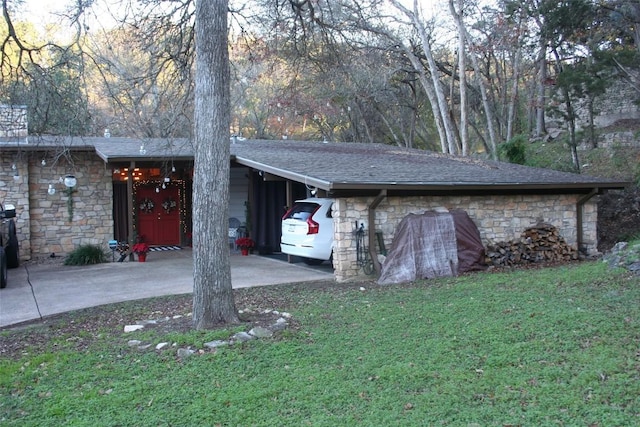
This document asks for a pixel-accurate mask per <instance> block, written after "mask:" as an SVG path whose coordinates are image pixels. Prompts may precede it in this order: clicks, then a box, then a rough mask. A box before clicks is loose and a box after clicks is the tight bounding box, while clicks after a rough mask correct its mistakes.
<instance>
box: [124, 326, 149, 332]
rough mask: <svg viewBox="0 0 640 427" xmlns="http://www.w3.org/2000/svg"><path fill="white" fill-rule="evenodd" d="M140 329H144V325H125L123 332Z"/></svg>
mask: <svg viewBox="0 0 640 427" xmlns="http://www.w3.org/2000/svg"><path fill="white" fill-rule="evenodd" d="M140 329H144V325H125V327H124V331H125V332H134V331H139V330H140Z"/></svg>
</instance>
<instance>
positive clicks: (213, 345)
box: [203, 340, 229, 348]
mask: <svg viewBox="0 0 640 427" xmlns="http://www.w3.org/2000/svg"><path fill="white" fill-rule="evenodd" d="M203 345H204V346H205V347H207V348H218V347H224V346H225V345H229V341H222V340H215V341H209V342H206V343H204V344H203Z"/></svg>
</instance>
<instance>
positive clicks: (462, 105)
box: [449, 0, 469, 156]
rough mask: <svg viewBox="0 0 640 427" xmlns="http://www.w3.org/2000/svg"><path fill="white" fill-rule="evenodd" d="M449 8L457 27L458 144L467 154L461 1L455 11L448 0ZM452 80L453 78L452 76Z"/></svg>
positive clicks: (463, 32)
mask: <svg viewBox="0 0 640 427" xmlns="http://www.w3.org/2000/svg"><path fill="white" fill-rule="evenodd" d="M449 10H450V12H451V16H453V20H454V21H455V23H456V26H457V27H458V78H459V85H460V145H461V149H462V155H463V156H468V155H469V136H468V128H467V63H466V61H465V52H466V50H465V49H466V47H465V33H466V29H465V27H464V22H463V21H462V13H463V10H464V9H463V1H462V0H458V10H459V11H460V13H457V12H456V9H455V6H454V4H453V0H449ZM452 80H453V78H452Z"/></svg>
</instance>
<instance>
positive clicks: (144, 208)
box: [140, 197, 155, 213]
mask: <svg viewBox="0 0 640 427" xmlns="http://www.w3.org/2000/svg"><path fill="white" fill-rule="evenodd" d="M154 207H155V204H154V203H153V200H151V199H150V198H148V197H146V198H144V199H142V201H141V202H140V211H141V212H144V213H151V212H153V208H154Z"/></svg>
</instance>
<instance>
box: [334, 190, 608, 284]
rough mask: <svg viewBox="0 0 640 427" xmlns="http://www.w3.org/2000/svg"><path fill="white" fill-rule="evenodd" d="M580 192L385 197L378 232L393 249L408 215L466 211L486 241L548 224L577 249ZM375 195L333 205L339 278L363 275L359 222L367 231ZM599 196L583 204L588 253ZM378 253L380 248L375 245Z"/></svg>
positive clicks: (593, 242)
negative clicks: (357, 237) (358, 244)
mask: <svg viewBox="0 0 640 427" xmlns="http://www.w3.org/2000/svg"><path fill="white" fill-rule="evenodd" d="M581 197H582V196H581V195H575V194H570V195H505V196H433V197H427V196H422V197H387V198H385V199H384V200H383V201H382V203H380V205H379V206H378V208H377V209H376V224H375V230H377V231H382V233H383V237H384V243H385V246H386V248H387V250H388V249H390V248H391V243H392V241H393V236H394V232H395V229H396V226H397V225H398V224H399V222H400V221H401V220H402V218H404V217H405V216H406V215H408V214H410V213H423V212H425V211H427V210H438V209H441V208H446V209H450V210H453V209H463V210H465V211H466V212H467V213H468V214H469V216H470V217H471V219H472V220H473V222H474V223H475V224H476V226H477V227H478V230H479V231H480V236H481V238H482V241H483V243H484V244H485V245H486V244H487V243H489V242H492V241H493V242H500V241H509V240H512V239H515V238H519V237H520V234H521V233H522V231H524V229H525V228H527V227H530V226H532V225H535V224H537V223H538V222H546V223H549V224H552V225H553V226H555V227H556V228H558V230H559V232H560V235H561V236H562V237H564V239H565V240H566V241H567V243H568V244H569V245H571V246H573V247H576V245H577V240H578V231H577V226H576V223H577V203H578V201H579V199H580V198H581ZM373 200H374V198H372V197H369V198H356V197H354V198H344V199H337V200H336V203H335V204H334V207H333V218H334V232H335V244H336V250H335V252H334V259H333V264H334V267H335V275H336V280H337V281H346V280H351V279H357V278H359V277H364V273H363V272H362V270H361V269H360V268H359V267H358V265H357V262H356V242H355V237H354V233H353V232H354V227H355V225H354V224H355V221H356V220H357V221H358V223H364V225H365V229H369V224H368V206H369V204H370V203H371V202H372V201H373ZM596 223H597V204H596V198H592V199H591V200H590V201H588V202H587V203H586V204H585V205H584V208H583V244H584V247H585V249H586V251H587V252H588V253H594V252H595V251H596V250H597V230H596ZM376 252H378V248H376Z"/></svg>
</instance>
